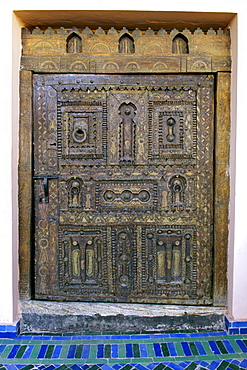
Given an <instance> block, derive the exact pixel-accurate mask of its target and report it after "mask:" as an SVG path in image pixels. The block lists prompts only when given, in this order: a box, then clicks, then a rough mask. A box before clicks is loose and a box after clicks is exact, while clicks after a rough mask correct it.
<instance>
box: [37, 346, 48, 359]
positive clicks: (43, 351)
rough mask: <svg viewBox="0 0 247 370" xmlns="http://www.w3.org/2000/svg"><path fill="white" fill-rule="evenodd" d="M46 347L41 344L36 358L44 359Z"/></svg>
mask: <svg viewBox="0 0 247 370" xmlns="http://www.w3.org/2000/svg"><path fill="white" fill-rule="evenodd" d="M47 347H48V344H42V345H41V347H40V351H39V354H38V356H37V358H44V357H45V353H46V350H47Z"/></svg>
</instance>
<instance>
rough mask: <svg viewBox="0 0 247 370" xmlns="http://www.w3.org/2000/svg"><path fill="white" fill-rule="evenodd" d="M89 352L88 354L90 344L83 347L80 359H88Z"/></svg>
mask: <svg viewBox="0 0 247 370" xmlns="http://www.w3.org/2000/svg"><path fill="white" fill-rule="evenodd" d="M89 352H90V344H85V345H84V346H83V351H82V355H81V357H82V358H88V357H89Z"/></svg>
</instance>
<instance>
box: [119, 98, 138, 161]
mask: <svg viewBox="0 0 247 370" xmlns="http://www.w3.org/2000/svg"><path fill="white" fill-rule="evenodd" d="M119 115H120V117H121V118H122V122H121V126H120V162H126V163H133V162H134V155H135V121H134V117H135V115H136V106H135V105H134V104H132V103H128V104H127V103H122V104H121V105H120V107H119Z"/></svg>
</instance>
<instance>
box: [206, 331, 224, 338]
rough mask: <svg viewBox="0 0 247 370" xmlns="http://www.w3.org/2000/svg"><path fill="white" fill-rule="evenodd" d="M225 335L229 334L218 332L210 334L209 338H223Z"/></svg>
mask: <svg viewBox="0 0 247 370" xmlns="http://www.w3.org/2000/svg"><path fill="white" fill-rule="evenodd" d="M223 335H227V332H226V331H216V332H212V333H208V336H209V337H218V336H220V337H222V336H223Z"/></svg>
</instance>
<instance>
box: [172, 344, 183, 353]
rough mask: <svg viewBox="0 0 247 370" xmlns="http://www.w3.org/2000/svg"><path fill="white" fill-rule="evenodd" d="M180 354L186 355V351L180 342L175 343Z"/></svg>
mask: <svg viewBox="0 0 247 370" xmlns="http://www.w3.org/2000/svg"><path fill="white" fill-rule="evenodd" d="M174 344H175V348H176V351H177V354H178V356H184V351H183V348H182V346H181V344H180V343H174Z"/></svg>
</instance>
